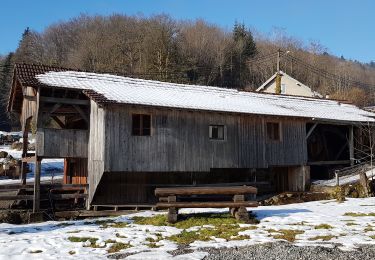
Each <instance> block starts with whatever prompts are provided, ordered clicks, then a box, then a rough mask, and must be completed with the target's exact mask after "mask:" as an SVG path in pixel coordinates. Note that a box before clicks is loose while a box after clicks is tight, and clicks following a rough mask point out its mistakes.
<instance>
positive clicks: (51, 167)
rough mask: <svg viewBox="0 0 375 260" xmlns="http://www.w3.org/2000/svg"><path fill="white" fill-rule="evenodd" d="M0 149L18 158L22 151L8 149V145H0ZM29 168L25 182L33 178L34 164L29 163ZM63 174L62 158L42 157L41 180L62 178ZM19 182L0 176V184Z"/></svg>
mask: <svg viewBox="0 0 375 260" xmlns="http://www.w3.org/2000/svg"><path fill="white" fill-rule="evenodd" d="M0 151H5V152H7V153H8V154H10V155H11V156H12V157H13V158H15V159H20V158H21V155H22V151H18V150H13V149H10V147H9V146H6V145H0ZM29 166H30V170H31V172H29V173H28V174H27V182H32V181H33V180H34V166H35V165H34V164H33V163H30V164H29ZM63 174H64V160H63V159H44V160H42V171H41V181H42V182H46V181H52V179H53V180H59V179H62V177H63ZM13 183H19V180H11V179H8V178H7V177H4V176H0V185H1V184H13Z"/></svg>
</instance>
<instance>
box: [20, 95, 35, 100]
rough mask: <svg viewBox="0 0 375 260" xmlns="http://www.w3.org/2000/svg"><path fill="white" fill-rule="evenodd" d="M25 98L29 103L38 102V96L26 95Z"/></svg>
mask: <svg viewBox="0 0 375 260" xmlns="http://www.w3.org/2000/svg"><path fill="white" fill-rule="evenodd" d="M23 98H24V99H26V100H28V101H37V98H36V96H29V95H25V96H23Z"/></svg>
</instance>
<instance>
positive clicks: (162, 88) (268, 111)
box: [36, 71, 375, 122]
mask: <svg viewBox="0 0 375 260" xmlns="http://www.w3.org/2000/svg"><path fill="white" fill-rule="evenodd" d="M36 78H37V79H38V81H39V82H40V83H41V84H44V85H48V86H54V87H61V88H72V89H82V90H84V91H86V94H87V95H88V96H92V97H95V98H93V99H94V100H95V101H96V102H98V103H100V102H105V103H125V104H138V105H149V106H159V107H169V108H181V109H196V110H206V111H220V112H234V113H246V114H259V115H276V116H290V117H307V118H313V119H319V120H335V121H336V120H338V121H351V122H360V121H363V122H364V121H372V122H374V121H375V120H374V117H375V114H374V113H370V112H367V111H364V110H362V109H359V108H358V107H356V106H354V105H351V104H345V103H340V102H338V101H335V100H326V99H315V98H307V97H306V98H304V97H293V96H282V95H270V94H261V93H253V92H243V91H238V90H235V89H224V88H219V87H209V86H197V85H183V84H174V83H166V82H159V81H151V80H142V79H134V78H128V77H122V76H115V75H110V74H97V73H88V72H78V71H63V72H47V73H44V74H40V75H37V76H36Z"/></svg>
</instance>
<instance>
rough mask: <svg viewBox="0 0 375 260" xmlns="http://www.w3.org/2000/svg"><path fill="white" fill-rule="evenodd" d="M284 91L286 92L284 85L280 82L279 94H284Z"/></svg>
mask: <svg viewBox="0 0 375 260" xmlns="http://www.w3.org/2000/svg"><path fill="white" fill-rule="evenodd" d="M285 93H286V85H285V84H281V94H285Z"/></svg>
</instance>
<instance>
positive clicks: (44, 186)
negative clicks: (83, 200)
mask: <svg viewBox="0 0 375 260" xmlns="http://www.w3.org/2000/svg"><path fill="white" fill-rule="evenodd" d="M40 187H41V189H59V188H61V189H69V188H81V189H87V188H88V187H89V185H88V184H62V183H55V184H41V185H40ZM29 188H34V184H25V185H22V184H6V185H0V190H11V189H14V190H18V189H29Z"/></svg>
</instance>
